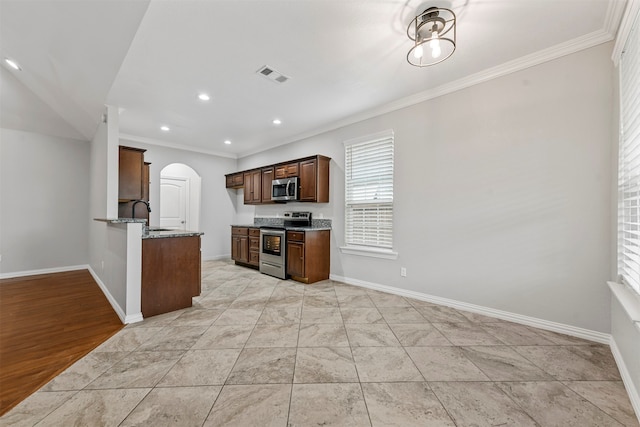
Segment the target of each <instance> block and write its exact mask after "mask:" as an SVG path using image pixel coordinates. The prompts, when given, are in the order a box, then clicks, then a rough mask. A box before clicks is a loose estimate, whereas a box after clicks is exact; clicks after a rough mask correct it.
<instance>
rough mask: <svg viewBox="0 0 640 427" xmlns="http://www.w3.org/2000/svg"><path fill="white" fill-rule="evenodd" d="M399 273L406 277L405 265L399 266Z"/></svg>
mask: <svg viewBox="0 0 640 427" xmlns="http://www.w3.org/2000/svg"><path fill="white" fill-rule="evenodd" d="M400 275H401V276H402V277H407V269H406V268H405V267H400Z"/></svg>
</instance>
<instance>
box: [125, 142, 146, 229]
mask: <svg viewBox="0 0 640 427" xmlns="http://www.w3.org/2000/svg"><path fill="white" fill-rule="evenodd" d="M145 151H147V150H142V149H139V148H132V147H125V146H122V145H121V146H120V147H119V162H118V168H119V169H118V170H119V172H118V217H119V218H131V217H132V214H133V218H142V219H146V220H147V221H149V211H148V210H147V207H146V206H145V205H144V204H143V203H137V204H136V205H135V212H132V210H133V201H135V200H144V201H145V202H147V203H149V168H150V165H151V163H148V162H145V161H144V152H145Z"/></svg>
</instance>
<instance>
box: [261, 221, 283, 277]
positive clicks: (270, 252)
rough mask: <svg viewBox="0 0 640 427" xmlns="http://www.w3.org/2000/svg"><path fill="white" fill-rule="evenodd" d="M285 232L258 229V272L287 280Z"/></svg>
mask: <svg viewBox="0 0 640 427" xmlns="http://www.w3.org/2000/svg"><path fill="white" fill-rule="evenodd" d="M285 236H286V231H285V230H284V229H279V228H261V229H260V272H261V273H264V274H268V275H270V276H275V277H279V278H281V279H286V278H287V271H286V250H287V244H286V237H285Z"/></svg>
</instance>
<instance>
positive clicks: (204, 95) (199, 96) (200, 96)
mask: <svg viewBox="0 0 640 427" xmlns="http://www.w3.org/2000/svg"><path fill="white" fill-rule="evenodd" d="M198 99H199V100H200V101H208V100H210V99H211V97H210V96H209V95H207V94H206V93H201V94H199V95H198Z"/></svg>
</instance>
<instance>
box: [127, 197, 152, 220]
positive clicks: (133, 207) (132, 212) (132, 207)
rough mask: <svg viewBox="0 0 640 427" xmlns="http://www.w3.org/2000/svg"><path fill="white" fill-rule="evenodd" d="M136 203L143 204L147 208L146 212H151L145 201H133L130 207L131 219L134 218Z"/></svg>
mask: <svg viewBox="0 0 640 427" xmlns="http://www.w3.org/2000/svg"><path fill="white" fill-rule="evenodd" d="M138 203H144V205H145V206H146V207H147V212H151V206H149V202H147V201H145V200H134V201H133V205H131V218H135V217H136V205H137V204H138Z"/></svg>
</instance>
